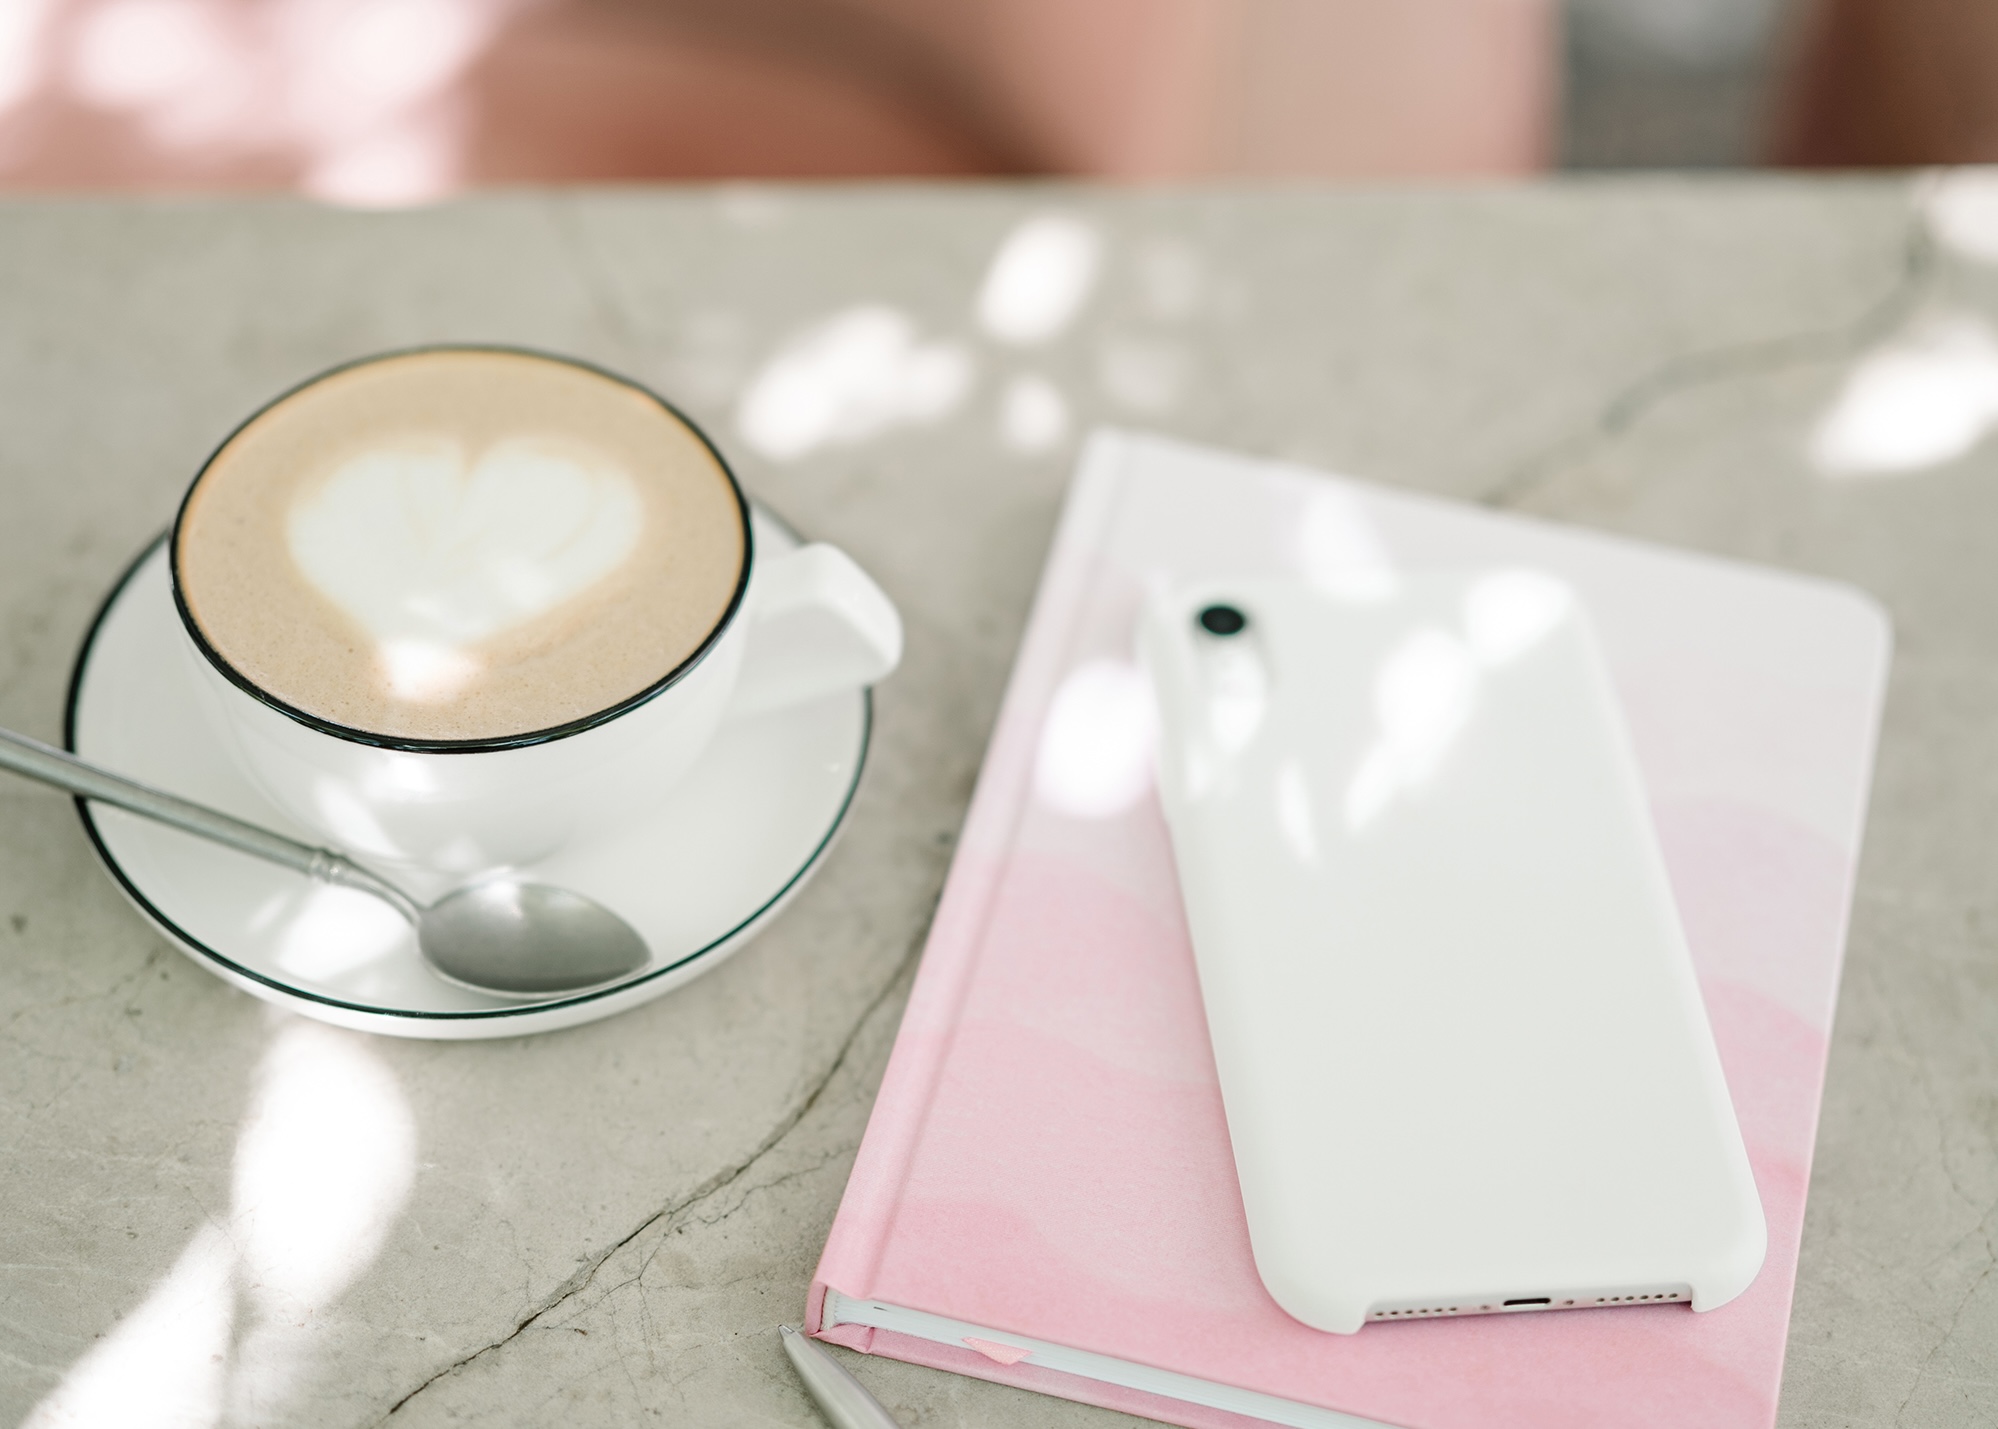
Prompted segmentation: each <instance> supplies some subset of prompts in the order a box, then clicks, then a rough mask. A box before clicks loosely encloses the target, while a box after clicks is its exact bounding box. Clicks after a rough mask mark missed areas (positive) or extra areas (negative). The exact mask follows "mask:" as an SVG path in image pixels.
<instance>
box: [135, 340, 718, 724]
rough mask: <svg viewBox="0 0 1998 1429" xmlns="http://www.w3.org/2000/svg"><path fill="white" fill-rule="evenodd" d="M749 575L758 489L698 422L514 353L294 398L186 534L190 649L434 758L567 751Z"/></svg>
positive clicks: (332, 376) (706, 623)
mask: <svg viewBox="0 0 1998 1429" xmlns="http://www.w3.org/2000/svg"><path fill="white" fill-rule="evenodd" d="M749 559H750V543H749V526H748V520H747V511H746V509H745V507H744V504H743V499H742V493H741V492H740V491H739V490H738V489H737V487H736V485H735V483H734V481H733V480H732V479H731V478H730V476H729V473H728V468H727V467H726V466H724V465H723V464H722V460H721V458H720V456H719V455H718V454H717V453H716V452H715V450H714V448H713V447H711V446H709V445H708V443H707V441H706V439H705V438H703V437H702V436H701V434H700V433H699V432H698V431H696V430H695V429H694V428H693V427H692V426H690V425H688V423H687V422H686V420H685V419H684V418H682V417H681V416H680V414H679V413H678V412H675V411H674V410H673V409H672V407H670V406H669V405H667V404H666V403H665V402H664V401H662V400H661V399H659V398H658V397H655V396H654V395H652V394H651V393H649V392H646V391H645V390H643V389H642V388H639V387H636V386H634V385H632V384H631V383H629V382H625V381H624V380H622V379H620V378H617V377H614V376H612V375H610V374H609V373H605V372H600V371H597V370H596V369H594V368H590V367H585V366H582V365H581V364H578V363H572V362H567V361H564V360H562V359H560V358H552V357H546V356H543V355H540V354H537V353H526V352H512V351H507V350H505V349H496V348H449V347H444V348H427V349H421V350H418V351H414V352H404V353H391V354H388V355H387V356H384V357H376V358H368V359H366V360H363V361H361V362H357V363H354V364H351V365H349V366H346V367H342V368H338V369H335V370H334V371H332V372H329V373H327V374H326V375H324V376H323V377H318V378H315V379H313V380H312V381H311V382H308V383H306V384H305V385H304V386H303V387H299V388H296V389H294V390H293V391H291V392H289V393H287V394H286V395H285V396H283V397H281V398H279V399H278V400H277V401H275V402H273V403H272V404H271V405H270V406H268V407H266V408H265V409H264V410H263V411H261V412H259V413H258V414H256V415H255V416H254V417H252V418H251V419H250V420H249V421H247V422H245V423H244V424H243V425H242V426H241V427H239V428H238V429H237V430H236V432H235V433H234V434H233V435H232V436H230V438H229V439H228V440H227V441H225V442H224V443H223V444H222V446H221V447H220V448H219V449H218V450H217V451H216V453H215V455H214V456H212V457H210V458H209V461H208V464H207V466H205V467H204V468H203V469H202V472H201V475H200V476H199V477H198V478H196V480H195V483H194V485H193V486H192V487H191V488H190V489H189V491H188V494H187V499H186V500H185V501H184V502H183V503H182V505H181V512H180V517H179V519H178V521H177V522H176V523H175V526H174V536H173V566H174V580H175V583H176V585H175V591H176V594H177V596H178V597H179V600H180V603H181V611H182V613H183V615H184V616H185V617H186V619H187V620H188V622H189V629H190V633H191V634H192V635H193V636H194V638H195V641H196V644H197V647H198V648H199V649H200V650H201V651H202V653H203V654H204V656H205V657H206V658H208V659H210V660H212V661H213V662H214V663H215V664H216V665H218V666H219V667H220V668H221V669H222V670H223V671H224V672H226V673H227V675H228V676H229V677H230V679H231V680H232V681H233V682H234V683H235V684H237V685H238V687H239V688H243V689H248V690H252V691H255V692H257V693H258V694H260V695H263V696H267V697H268V699H267V702H268V703H270V704H273V705H275V706H276V707H277V709H278V710H280V711H282V712H283V713H285V714H288V715H292V716H295V717H296V718H297V719H299V720H300V721H302V722H305V723H306V724H308V725H324V726H329V727H330V728H331V729H332V730H338V731H352V732H355V733H357V734H358V735H359V736H361V737H363V738H366V739H370V740H373V739H385V740H389V741H393V742H402V741H414V742H417V743H420V744H423V745H450V746H455V745H459V744H484V743H486V742H487V741H492V740H504V741H513V740H517V739H525V740H527V741H528V742H530V743H538V742H541V741H542V740H543V739H545V738H564V737H566V734H567V732H574V731H575V730H576V729H578V728H579V727H581V726H582V725H583V724H584V723H586V722H587V721H589V720H591V719H593V718H595V717H597V716H608V715H610V714H611V713H613V712H615V711H617V710H618V709H619V708H620V707H622V706H623V705H624V703H625V702H626V701H630V700H634V699H639V698H641V697H643V696H645V695H646V693H647V692H648V691H655V690H658V689H663V688H664V687H665V686H666V685H667V684H670V683H671V682H672V681H673V680H674V679H675V678H677V672H682V671H684V670H686V669H688V668H691V665H692V663H693V662H696V661H698V660H699V659H700V658H701V656H702V653H703V652H704V650H706V649H707V648H708V647H709V644H710V642H712V641H713V640H714V639H715V637H716V635H717V634H718V632H719V631H720V630H721V629H722V628H723V627H724V626H725V625H726V623H727V621H728V619H729V617H730V615H731V613H732V612H733V611H734V610H735V608H736V606H737V603H738V602H739V601H740V600H741V599H742V594H743V590H744V588H745V582H746V577H747V572H748V566H749ZM558 732H561V733H558ZM338 737H344V736H338Z"/></svg>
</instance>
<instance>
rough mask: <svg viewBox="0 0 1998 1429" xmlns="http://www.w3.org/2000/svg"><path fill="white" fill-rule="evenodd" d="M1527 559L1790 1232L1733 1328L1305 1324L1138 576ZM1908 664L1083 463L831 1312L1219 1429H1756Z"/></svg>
mask: <svg viewBox="0 0 1998 1429" xmlns="http://www.w3.org/2000/svg"><path fill="white" fill-rule="evenodd" d="M1511 563H1518V564H1525V565H1531V566H1538V567H1541V568H1543V569H1547V570H1550V571H1553V572H1555V573H1557V574H1559V575H1561V576H1563V577H1565V578H1566V579H1567V580H1568V581H1569V582H1571V583H1572V584H1573V585H1574V586H1575V587H1576V588H1577V589H1579V590H1580V591H1581V592H1582V593H1583V595H1584V597H1585V599H1586V600H1587V601H1588V603H1589V607H1590V611H1591V614H1592V616H1593V617H1594V620H1595V623H1596V626H1597V630H1598V634H1599V636H1600V638H1601V642H1602V645H1603V647H1604V650H1605V653H1606V655H1607V657H1608V659H1609V662H1610V665H1611V667H1612V671H1613V674H1614V676H1615V679H1616V684H1617V688H1618V692H1619V695H1620V697H1621V699H1622V702H1623V705H1624V709H1625V714H1626V716H1627V719H1628V721H1629V725H1630V728H1631V733H1632V736H1633V739H1634V741H1635V744H1636V746H1637V750H1638V755H1639V761H1640V764H1641V765H1642V768H1643V773H1644V778H1645V784H1646V788H1647V791H1648V793H1649V795H1650V799H1651V805H1652V812H1653V817H1654V818H1655V820H1656V822H1657V827H1658V832H1659V836H1660V840H1661V843H1662V844H1663V847H1664V851H1665V855H1666V859H1667V863H1668V865H1669V867H1670V871H1671V876H1672V882H1673V888H1674V891H1675V893H1676V895H1677V898H1678V900H1679V905H1680V911H1681V916H1682V918H1683V920H1684V923H1685V926H1686V932H1687V935H1688V938H1689V940H1690V942H1691V944H1692V949H1693V954H1694V958H1695V961H1696V963H1697V967H1698V972H1699V975H1700V981H1701V987H1702V990H1703V992H1704V994H1705V997H1706V1001H1707V1008H1708V1012H1709V1015H1710V1018H1711V1020H1712V1023H1713V1029H1714V1034H1715V1038H1716V1040H1717V1041H1718V1043H1719V1047H1720V1052H1721V1058H1722V1062H1723V1065H1724V1067H1725V1069H1726V1073H1727V1078H1728V1085H1729V1089H1730V1091H1731V1092H1732V1094H1733V1098H1734V1104H1735V1110H1736V1113H1737V1116H1738V1117H1739V1120H1740V1122H1741V1128H1742V1132H1743V1135H1744V1137H1745V1139H1746V1141H1747V1143H1748V1149H1749V1155H1750V1158H1751V1160H1752V1162H1753V1165H1754V1169H1755V1176H1756V1183H1757V1187H1758V1189H1759V1191H1760V1194H1761V1197H1762V1202H1763V1208H1764V1211H1765V1212H1766V1214H1767V1217H1768V1222H1769V1253H1768V1258H1767V1261H1766V1262H1765V1264H1764V1267H1763V1269H1762V1272H1761V1275H1760V1276H1759V1278H1758V1279H1757V1280H1756V1282H1755V1283H1754V1285H1753V1286H1752V1287H1751V1288H1750V1289H1749V1290H1748V1291H1747V1292H1746V1293H1745V1294H1743V1295H1742V1296H1741V1297H1740V1298H1739V1299H1737V1300H1735V1301H1733V1302H1732V1303H1730V1304H1728V1305H1725V1306H1723V1307H1721V1308H1719V1309H1716V1310H1712V1311H1708V1312H1706V1313H1703V1314H1696V1313H1694V1312H1693V1311H1691V1310H1690V1309H1687V1308H1685V1307H1683V1306H1677V1305H1672V1306H1656V1307H1642V1308H1635V1309H1605V1310H1576V1311H1561V1312H1552V1313H1538V1314H1525V1315H1510V1316H1490V1317H1478V1318H1463V1319H1443V1320H1434V1321H1418V1322H1413V1323H1399V1324H1374V1325H1369V1326H1368V1327H1367V1328H1365V1329H1363V1330H1362V1331H1360V1333H1358V1334H1357V1335H1351V1336H1344V1335H1330V1334H1323V1333H1320V1332H1318V1331H1314V1330H1311V1329H1307V1328H1306V1327H1305V1326H1303V1325H1301V1324H1299V1323H1298V1322H1297V1321H1295V1320H1292V1319H1290V1318H1289V1317H1288V1316H1286V1315H1285V1314H1284V1313H1283V1312H1282V1311H1281V1310H1279V1309H1278V1308H1277V1307H1276V1305H1275V1304H1274V1303H1273V1302H1272V1301H1271V1299H1270V1298H1269V1296H1268V1294H1267V1293H1266V1292H1265V1291H1264V1289H1263V1287H1262V1283H1261V1281H1260V1280H1258V1279H1257V1276H1256V1271H1255V1266H1254V1264H1253V1262H1252V1260H1251V1258H1250V1253H1249V1241H1248V1234H1247V1230H1246V1228H1245V1226H1244V1224H1243V1218H1242V1208H1241V1201H1240V1197H1239V1194H1238V1192H1237V1189H1236V1183H1235V1171H1234V1162H1233V1159H1232V1156H1231V1154H1230V1150H1229V1144H1228V1131H1227V1126H1226V1125H1225V1123H1224V1121H1223V1119H1222V1112H1221V1100H1220V1094H1219V1091H1218V1089H1217V1087H1216V1084H1215V1079H1214V1070H1213V1067H1212V1065H1211V1058H1210V1054H1209V1050H1208V1044H1207V1033H1206V1024H1205V1020H1204V1018H1203V1015H1202V1011H1201V1003H1200V994H1199V988H1198V985H1197V983H1196V981H1195V974H1194V967H1193V959H1192V953H1191V950H1190V948H1189V947H1188V944H1187V937H1186V930H1185V927H1184V925H1183V922H1182V917H1181V913H1180V905H1179V898H1178V892H1177V888H1176V886H1175V882H1174V874H1173V864H1172V856H1171V852H1170V849H1169V846H1168V844H1167V840H1166V831H1165V826H1164V823H1163V819H1162V816H1161V814H1160V812H1159V808H1158V804H1157V799H1156V796H1155V793H1154V791H1153V789H1152V786H1151V774H1150V769H1151V765H1150V751H1151V740H1152V723H1151V721H1152V713H1151V707H1150V703H1149V699H1148V697H1147V694H1146V687H1145V684H1144V681H1143V680H1142V678H1141V677H1140V675H1139V673H1138V670H1137V668H1136V665H1135V663H1134V656H1133V620H1134V617H1135V614H1136V611H1137V608H1138V605H1139V602H1140V598H1141V595H1142V593H1143V591H1144V590H1145V589H1146V587H1147V585H1148V583H1149V582H1151V581H1154V580H1158V579H1162V578H1165V577H1167V576H1172V577H1187V576H1192V575H1227V574H1239V573H1243V572H1247V571H1258V572H1269V571H1272V570H1289V571H1294V572H1297V573H1299V574H1301V575H1303V576H1305V577H1306V578H1324V579H1343V578H1349V577H1351V576H1352V575H1354V574H1355V573H1364V572H1367V571H1370V570H1378V569H1381V568H1388V569H1408V570H1412V569H1416V568H1419V567H1425V566H1433V567H1455V568H1462V567H1465V566H1470V565H1490V564H1511ZM1888 647H1889V635H1888V629H1887V624H1886V621H1885V619H1884V618H1883V616H1882V614H1881V612H1880V610H1879V608H1878V607H1877V606H1876V605H1875V604H1874V603H1873V602H1872V601H1870V600H1869V599H1867V598H1866V597H1864V596H1862V595H1859V594H1857V593H1856V592H1853V591H1851V590H1849V589H1847V588H1844V587H1840V586H1836V585H1832V584H1828V583H1826V582H1823V581H1818V580H1812V579H1806V578H1802V577H1798V576H1793V575H1787V574H1781V573H1776V572H1772V571H1766V570H1761V569H1757V568H1753V567H1749V566H1744V565H1738V564H1733V563H1729V562H1724V561H1720V560H1715V559H1712V558H1709V557H1704V556H1698V555H1690V554H1686V553H1682V552H1676V551H1670V550H1665V549H1661V548H1657V547H1652V546H1647V545H1642V544H1639V543H1636V542H1631V541H1626V540H1622V539H1618V538H1613V537H1607V536H1602V535H1597V534H1593V533H1589V532H1584V531H1579V530H1573V529H1567V528H1562V527H1557V526H1553V525H1548V524H1545V523H1541V522H1537V521H1532V520H1527V519H1523V518H1519V517H1514V516H1508V515H1500V514H1495V513H1492V512H1489V511H1485V510H1481V509H1477V508H1472V507H1465V506H1458V505H1454V504H1450V503H1446V502H1442V501H1437V500H1434V499H1430V498H1425V497H1420V496H1412V495H1408V494H1405V493H1399V492H1394V491H1389V490H1385V489H1382V488H1379V487H1373V486H1367V485H1364V484H1361V483H1358V482H1352V481H1347V480H1343V479H1340V478H1335V477H1330V476H1326V475H1322V474H1318V473H1314V472H1310V471H1306V470H1302V469H1299V468H1296V467H1287V466H1282V465H1277V464H1273V463H1264V462H1258V461H1253V460H1248V459H1245V458H1241V457H1236V456H1230V455H1226V454H1222V453H1217V452H1211V451H1205V450H1200V449H1197V448H1192V447H1188V446H1184V445H1181V444H1178V443H1174V442H1168V441H1165V440H1162V439H1158V438H1151V437H1140V436H1133V435H1128V434H1121V433H1114V432H1113V433H1102V434H1099V435H1098V436H1096V437H1095V438H1093V439H1092V441H1091V442H1090V444H1089V446H1088V448H1087V450H1086V451H1085V453H1084V456H1083V459H1082V462H1081V466H1080V469H1079V472H1078V474H1077V476H1076V479H1075V482H1074V485H1073V487H1072V489H1071V491H1070V495H1069V500H1068V505H1067V508H1066V511H1065V513H1064V515H1063V518H1062V522H1061V527H1060V530H1059V532H1058V533H1057V535H1056V538H1055V543H1054V549H1053V552H1052V554H1051V556H1050V558H1049V561H1048V566H1047V570H1046V572H1045V574H1044V576H1043V578H1042V584H1041V591H1040V596H1039V599H1038V601H1037V603H1036V606H1035V609H1034V613H1033V616H1032V619H1031V621H1030V623H1029V625H1028V628H1027V633H1026V638H1025V640H1024V642H1023V644H1022V646H1021V651H1020V656H1019V660H1018V662H1017V665H1016V667H1015V669H1014V672H1013V677H1012V682H1011V685H1010V686H1009V688H1008V690H1007V694H1006V700H1005V704H1004V706H1003V708H1002V710H1001V713H1000V718H999V723H998V727H997V729H996V731H995V733H994V736H993V740H992V747H991V749H990V751H989V753H988V754H987V756H986V762H985V768H984V772H983V774H982V776H981V777H980V780H979V785H978V790H977V794H976V796H975V797H974V799H973V801H972V805H971V812H970V815H969V817H968V819H967V821H966V824H965V828H964V832H963V836H962V839H961V841H960V844H959V848H958V852H957V857H956V861H955V863H954V864H953V866H952V868H951V873H950V878H949V881H948V883H947V885H946V887H945V890H944V896H943V901H942V903H941V905H940V906H939V908H938V911H937V917H936V922H935V926H934V928H933V929H932V931H931V934H930V939H929V944H928V947H927V949H926V950H925V952H924V955H923V963H922V969H921V972H920V974H919V976H918V978H917V981H916V986H915V990H914V992H913V994H912V995H911V998H910V1002H909V1008H908V1012H907V1014H906V1015H905V1017H904V1019H903V1023H902V1028H901V1033H900V1035H899V1038H898V1040H897V1042H896V1045H895V1051H894V1055H893V1057H892V1059H891V1060H890V1062H889V1066H888V1070H887V1074H886V1078H885V1080H884V1081H883V1084H882V1088H881V1093H880V1098H879V1100H878V1102H877V1103H876V1106H875V1108H874V1114H873V1119H872V1121H871V1122H870V1123H869V1125H868V1129H867V1135H866V1139H865V1140H864V1141H863V1143H862V1145H861V1149H860V1155H859V1159H858V1161H857V1162H856V1164H855V1166H854V1170H853V1176H852V1180H851V1181H850V1183H849V1184H848V1186H847V1190H846V1196H845V1199H844V1200H843V1201H842V1202H841V1205H840V1209H839V1215H838V1218H837V1219H836V1221H835V1222H834V1225H833V1230H832V1235H831V1238H830V1239H829V1240H828V1242H827V1244H826V1249H825V1255H824V1257H823V1259H822V1260H821V1261H820V1264H819V1269H818V1274H817V1276H816V1279H815V1281H814V1284H813V1286H812V1291H811V1299H810V1303H809V1305H808V1307H807V1315H808V1324H809V1327H810V1328H811V1330H812V1331H813V1332H814V1333H816V1334H818V1335H819V1336H821V1337H822V1338H824V1339H827V1340H831V1341H833V1342H834V1343H837V1344H842V1345H847V1346H849V1347H851V1348H854V1349H858V1350H863V1351H867V1352H869V1353H873V1354H883V1355H891V1356H894V1357H895V1358H898V1359H904V1360H911V1361H914V1362H917V1363H920V1364H926V1365H933V1366H936V1367H938V1368H943V1369H950V1370H955V1371H958V1372H960V1373H964V1374H973V1375H978V1376H981V1377H983V1378H986V1379H993V1380H1000V1381H1003V1382H1006V1383H1010V1384H1016V1385H1020V1386H1023V1387H1025V1388H1030V1389H1037V1390H1042V1391H1045V1392H1047V1393H1050V1394H1058V1395H1065V1396H1068V1397H1070V1398H1074V1399H1081V1400H1087V1401H1090V1402H1093V1403H1096V1404H1102V1405H1106V1406H1109V1407H1112V1408H1117V1409H1122V1410H1127V1411H1130V1412H1133V1413H1138V1414H1144V1415H1149V1416H1152V1417H1154V1418H1158V1419H1163V1420H1167V1421H1169V1422H1173V1423H1179V1424H1186V1425H1196V1426H1220V1425H1246V1424H1252V1423H1256V1422H1274V1423H1280V1424H1292V1425H1326V1426H1333V1425H1345V1426H1350V1425H1355V1424H1363V1423H1385V1424H1392V1425H1404V1426H1420V1429H1445V1426H1470V1425H1477V1426H1509V1425H1517V1426H1521V1427H1522V1429H1525V1426H1533V1429H1551V1426H1560V1425H1601V1424H1607V1423H1615V1424H1619V1425H1653V1424H1655V1425H1673V1426H1678V1425H1683V1424H1689V1423H1693V1424H1700V1425H1703V1426H1708V1429H1734V1426H1739V1429H1750V1426H1767V1425H1769V1424H1770V1423H1772V1422H1773V1420H1774V1418H1775V1412H1776V1396H1777V1389H1778V1385H1779V1383H1780V1380H1781V1376H1782V1366H1783V1348H1784V1340H1785V1334H1786V1330H1787V1326H1788V1321H1789V1309H1790V1297H1791V1291H1792V1287H1793V1284H1794V1281H1795V1275H1796V1263H1797V1247H1798V1241H1799V1238H1800V1234H1801V1231H1802V1222H1803V1214H1804V1192H1805V1187H1806V1184H1807V1183H1808V1180H1809V1176H1810V1163H1811V1146H1812V1140H1813V1137H1814V1134H1815V1130H1816V1124H1817V1115H1818V1101H1819V1094H1820V1090H1821V1087H1822V1085H1823V1079H1824V1068H1825V1054H1826V1049H1827V1042H1828V1036H1829V1033H1830V1028H1831V1019H1832V1009H1833V1004H1834V1001H1835V998H1836V994H1837V988H1838V973H1839V963H1840V958H1841V953H1842V950H1843V946H1844V939H1845V927H1846V917H1847V911H1848V908H1849V905H1850V900H1851V890H1852V879H1853V871H1854V865H1855V862H1856V859H1857V857H1858V852H1859V842H1860V833H1861V827H1862V824H1863V822H1864V815H1865V805H1866V793H1867V787H1868V782H1869V776H1870V769H1871V762H1872V753H1873V747H1874V738H1875V732H1876V728H1877V724H1878V717H1879V707H1880V701H1881V695H1882V691H1883V686H1884V681H1885V675H1886V668H1887V660H1888Z"/></svg>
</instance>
